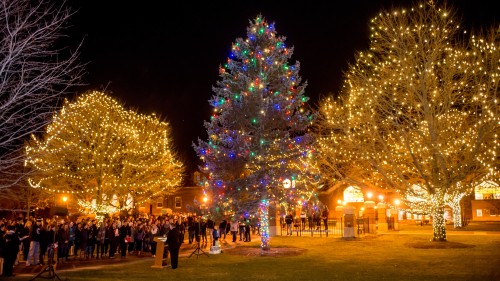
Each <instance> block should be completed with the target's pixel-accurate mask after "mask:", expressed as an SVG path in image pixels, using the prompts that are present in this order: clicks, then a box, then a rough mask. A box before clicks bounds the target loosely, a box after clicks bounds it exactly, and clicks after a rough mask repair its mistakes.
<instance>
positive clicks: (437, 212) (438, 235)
mask: <svg viewBox="0 0 500 281" xmlns="http://www.w3.org/2000/svg"><path fill="white" fill-rule="evenodd" d="M431 215H432V230H433V232H434V236H433V238H432V241H441V242H443V241H446V224H445V220H444V204H438V205H437V206H433V208H432V213H431Z"/></svg>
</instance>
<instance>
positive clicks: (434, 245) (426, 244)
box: [405, 241, 476, 249]
mask: <svg viewBox="0 0 500 281" xmlns="http://www.w3.org/2000/svg"><path fill="white" fill-rule="evenodd" d="M405 246H406V247H409V248H415V249H458V248H474V247H476V246H475V245H468V244H464V243H458V242H450V241H446V242H433V241H417V242H411V243H406V244H405Z"/></svg>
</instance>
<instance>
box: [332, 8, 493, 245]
mask: <svg viewBox="0 0 500 281" xmlns="http://www.w3.org/2000/svg"><path fill="white" fill-rule="evenodd" d="M371 30H372V34H371V37H370V39H371V44H370V50H369V51H366V52H360V53H358V54H357V57H356V64H354V65H351V66H350V68H349V71H348V73H347V75H346V76H347V79H346V83H345V94H346V97H344V104H343V105H342V106H345V107H346V111H345V120H344V122H343V123H338V122H336V121H335V119H330V120H331V122H330V123H328V122H326V123H323V126H325V127H328V126H330V127H332V126H333V127H334V128H335V126H339V127H340V128H341V130H337V132H339V133H338V134H336V137H337V138H338V139H339V140H340V143H342V144H344V147H343V149H345V150H346V152H345V153H344V157H343V158H340V160H344V161H353V162H357V163H361V165H362V167H364V166H366V165H369V166H370V167H371V170H372V171H373V173H371V174H370V181H371V182H372V183H373V184H375V185H376V186H379V187H380V188H390V189H393V190H396V191H398V192H400V193H402V195H403V196H405V195H409V194H410V195H411V193H412V190H413V188H412V187H413V186H415V185H417V186H420V187H421V188H422V189H423V190H425V194H428V196H427V197H428V198H426V201H427V202H426V203H428V204H429V206H430V207H429V208H430V210H431V215H432V217H433V226H434V237H433V238H434V240H436V241H445V240H446V229H445V225H444V206H445V205H446V204H447V203H449V202H450V201H452V199H451V198H461V196H460V195H459V194H460V193H461V189H462V188H463V187H464V186H468V185H470V184H473V183H474V182H478V180H479V179H482V180H484V179H486V178H488V177H490V178H494V177H498V168H499V164H498V160H499V157H498V155H499V142H498V132H499V129H500V128H499V111H498V109H499V104H498V86H499V76H500V73H499V70H500V60H499V59H500V56H499V53H500V50H499V45H498V43H499V41H498V32H497V33H493V35H492V36H491V37H488V38H478V37H474V36H471V37H470V41H468V40H465V38H464V36H463V35H462V33H460V28H459V24H458V22H457V21H456V17H455V16H454V13H453V12H452V10H450V9H441V8H438V7H436V6H434V5H432V4H421V5H420V6H419V7H416V8H414V9H411V10H400V11H395V12H391V13H386V12H383V13H380V14H379V15H378V16H377V17H376V18H374V19H373V20H372V24H371ZM336 106H338V105H332V106H331V107H332V108H335V107H336ZM340 120H343V119H340ZM332 124H333V125H332ZM324 151H327V150H324ZM459 183H460V184H459ZM418 196H419V195H417V197H418ZM419 198H422V197H421V196H420V197H419ZM447 201H448V202H447Z"/></svg>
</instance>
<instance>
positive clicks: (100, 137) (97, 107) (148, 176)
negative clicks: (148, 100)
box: [25, 92, 183, 215]
mask: <svg viewBox="0 0 500 281" xmlns="http://www.w3.org/2000/svg"><path fill="white" fill-rule="evenodd" d="M169 132H170V128H169V125H168V124H167V123H165V122H162V121H160V120H159V119H158V118H157V117H156V116H154V115H153V116H145V115H140V114H137V113H136V112H134V111H127V110H125V109H124V108H123V107H122V106H121V105H120V104H118V102H116V101H115V100H113V99H112V98H110V97H109V96H107V95H105V94H103V93H100V92H90V93H87V94H84V95H81V96H80V97H79V98H78V99H77V100H76V101H75V102H72V103H68V102H66V103H65V105H64V106H63V108H62V109H61V110H60V111H59V112H58V113H57V114H56V115H55V116H54V118H53V121H52V123H51V124H50V125H49V126H48V128H47V130H46V133H45V134H44V135H43V136H42V137H41V138H37V137H35V136H32V141H31V142H30V143H29V144H28V145H27V147H26V161H25V163H26V165H27V166H28V167H30V168H31V169H33V176H32V177H31V178H30V179H29V183H30V185H31V186H32V187H34V188H39V189H42V190H45V191H47V192H52V193H64V194H70V195H74V196H75V197H76V198H77V199H79V200H78V201H79V204H80V207H81V210H82V211H84V212H87V213H93V214H99V215H101V214H104V213H112V212H116V211H120V210H126V209H129V208H131V207H133V204H141V203H144V202H145V201H146V200H148V199H150V198H152V197H157V196H161V195H164V194H165V193H169V192H173V191H174V190H175V188H176V187H177V186H178V185H179V184H180V182H181V176H182V172H183V167H182V164H181V163H180V162H179V161H178V160H177V159H176V156H175V154H174V153H173V151H172V144H171V142H170V137H169Z"/></svg>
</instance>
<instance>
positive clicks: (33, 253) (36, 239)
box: [26, 218, 42, 266]
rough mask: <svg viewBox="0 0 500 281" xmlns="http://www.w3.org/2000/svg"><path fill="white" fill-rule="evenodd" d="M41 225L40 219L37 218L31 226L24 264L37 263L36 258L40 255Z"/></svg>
mask: <svg viewBox="0 0 500 281" xmlns="http://www.w3.org/2000/svg"><path fill="white" fill-rule="evenodd" d="M41 225H42V219H41V218H38V219H37V220H36V223H35V224H33V225H32V227H31V230H30V235H29V239H30V250H29V252H28V259H27V260H26V266H30V265H32V264H37V261H36V259H37V258H39V255H40V238H41Z"/></svg>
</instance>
